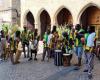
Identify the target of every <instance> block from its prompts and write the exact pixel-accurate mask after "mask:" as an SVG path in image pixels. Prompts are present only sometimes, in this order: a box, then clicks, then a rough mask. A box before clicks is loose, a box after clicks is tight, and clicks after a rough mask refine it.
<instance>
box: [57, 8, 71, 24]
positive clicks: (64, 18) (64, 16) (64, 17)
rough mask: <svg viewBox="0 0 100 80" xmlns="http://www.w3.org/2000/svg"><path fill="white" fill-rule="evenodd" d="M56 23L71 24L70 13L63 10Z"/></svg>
mask: <svg viewBox="0 0 100 80" xmlns="http://www.w3.org/2000/svg"><path fill="white" fill-rule="evenodd" d="M57 22H58V25H65V24H68V23H69V24H72V15H71V13H70V12H69V11H68V10H67V9H66V8H63V9H62V10H61V11H60V12H59V13H58V15H57Z"/></svg>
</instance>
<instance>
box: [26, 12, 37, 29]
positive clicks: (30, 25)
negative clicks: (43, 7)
mask: <svg viewBox="0 0 100 80" xmlns="http://www.w3.org/2000/svg"><path fill="white" fill-rule="evenodd" d="M26 20H27V27H28V28H29V29H31V30H34V29H35V25H34V17H33V14H32V13H31V12H30V11H29V12H28V13H27V15H26Z"/></svg>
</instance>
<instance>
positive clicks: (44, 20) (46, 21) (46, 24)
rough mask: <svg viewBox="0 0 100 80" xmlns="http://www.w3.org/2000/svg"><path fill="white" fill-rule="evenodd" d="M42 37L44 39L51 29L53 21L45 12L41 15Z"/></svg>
mask: <svg viewBox="0 0 100 80" xmlns="http://www.w3.org/2000/svg"><path fill="white" fill-rule="evenodd" d="M40 24H41V36H42V37H43V35H44V33H45V32H46V30H47V29H48V28H49V29H50V28H51V19H50V16H49V14H48V12H47V11H45V10H43V11H42V13H41V14H40Z"/></svg>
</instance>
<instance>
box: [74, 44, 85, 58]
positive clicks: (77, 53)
mask: <svg viewBox="0 0 100 80" xmlns="http://www.w3.org/2000/svg"><path fill="white" fill-rule="evenodd" d="M75 53H76V55H77V56H78V57H79V58H81V57H82V54H83V47H80V46H78V47H75Z"/></svg>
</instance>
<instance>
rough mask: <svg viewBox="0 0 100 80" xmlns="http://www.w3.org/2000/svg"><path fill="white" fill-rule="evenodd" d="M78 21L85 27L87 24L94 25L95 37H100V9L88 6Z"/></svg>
mask: <svg viewBox="0 0 100 80" xmlns="http://www.w3.org/2000/svg"><path fill="white" fill-rule="evenodd" d="M80 23H81V24H82V25H83V27H84V28H85V29H87V26H88V25H94V26H95V30H96V34H97V37H98V38H99V39H100V35H99V34H98V33H100V9H99V8H97V7H96V6H90V7H88V8H87V9H86V10H85V11H84V12H83V14H82V15H81V18H80Z"/></svg>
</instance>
